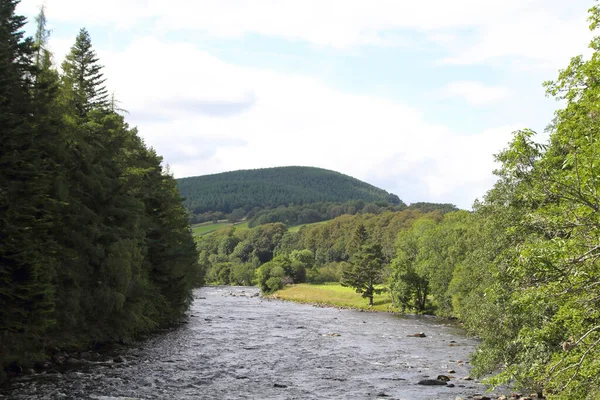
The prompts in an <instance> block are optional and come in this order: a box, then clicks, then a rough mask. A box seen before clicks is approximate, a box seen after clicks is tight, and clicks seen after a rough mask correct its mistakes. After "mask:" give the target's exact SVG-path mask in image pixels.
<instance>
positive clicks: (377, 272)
mask: <svg viewBox="0 0 600 400" xmlns="http://www.w3.org/2000/svg"><path fill="white" fill-rule="evenodd" d="M353 248H354V249H355V252H354V254H352V256H351V258H350V263H349V264H347V268H345V269H344V271H343V273H342V281H341V283H342V285H343V286H350V287H353V288H354V289H355V290H356V293H360V294H361V295H362V297H363V298H366V299H369V305H370V306H372V305H373V296H374V295H375V294H376V293H379V292H380V291H381V290H379V289H376V288H375V285H377V284H380V283H382V274H383V268H384V266H385V258H384V256H383V252H382V251H381V245H379V244H376V243H372V242H371V241H370V240H369V237H368V234H367V232H366V230H365V227H364V225H362V224H361V225H359V226H358V227H357V228H356V231H355V233H354V240H353Z"/></svg>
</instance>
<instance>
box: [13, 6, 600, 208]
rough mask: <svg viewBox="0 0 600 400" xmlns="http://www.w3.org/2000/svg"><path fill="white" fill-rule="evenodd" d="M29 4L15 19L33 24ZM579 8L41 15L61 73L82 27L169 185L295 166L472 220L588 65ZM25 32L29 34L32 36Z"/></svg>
mask: <svg viewBox="0 0 600 400" xmlns="http://www.w3.org/2000/svg"><path fill="white" fill-rule="evenodd" d="M40 5H41V3H40V2H39V1H37V0H22V3H21V4H20V5H19V7H18V9H17V11H18V12H20V13H22V14H24V15H26V16H27V17H29V18H30V19H31V20H32V21H33V16H34V15H35V14H36V13H37V9H38V8H39V6H40ZM593 5H594V1H591V0H570V1H564V0H503V1H499V0H486V1H481V0H477V1H476V0H453V1H452V2H449V1H445V0H429V1H427V2H415V1H414V0H410V1H409V0H371V1H366V0H365V1H362V0H320V1H316V0H302V1H300V0H293V1H292V0H289V1H288V0H253V1H242V0H199V1H193V2H192V1H187V0H171V1H169V2H164V1H162V2H160V1H156V0H105V1H103V2H87V1H80V0H79V1H78V0H46V1H45V6H46V14H47V17H48V22H49V27H50V28H51V29H52V36H51V40H50V44H51V47H52V50H53V51H54V53H55V61H56V62H57V64H60V61H61V60H62V58H63V56H64V54H65V53H66V52H67V51H68V49H69V47H70V46H71V45H72V44H73V41H74V38H75V35H76V34H77V32H78V30H79V28H81V27H86V28H87V29H88V31H89V32H90V34H91V37H92V43H93V45H94V48H95V49H96V52H97V54H98V55H99V57H100V60H101V62H102V64H103V65H104V66H105V69H104V72H105V75H106V77H107V78H108V81H107V84H108V86H109V89H110V90H111V91H114V93H115V96H116V98H117V99H119V100H120V101H121V106H122V107H123V108H125V109H127V110H128V111H129V115H128V117H127V119H128V121H129V122H130V123H131V125H133V126H137V127H138V129H139V132H140V135H141V136H142V137H144V139H145V141H146V143H147V144H149V145H151V146H153V147H155V148H156V150H157V151H158V153H159V154H161V155H163V156H164V159H165V162H166V163H168V164H169V166H170V168H171V171H172V172H173V173H174V174H175V176H176V177H184V176H194V175H203V174H209V173H217V172H223V171H230V170H235V169H250V168H263V167H274V166H283V165H307V166H317V167H323V168H328V169H332V170H336V171H339V172H342V173H345V174H348V175H351V176H354V177H357V178H359V179H362V180H365V181H367V182H369V183H371V184H374V185H376V186H379V187H382V188H383V189H386V190H388V191H390V192H392V193H395V194H397V195H398V196H400V198H401V199H403V200H404V201H405V202H407V203H410V202H416V201H432V202H450V203H454V204H456V205H458V206H459V207H461V208H466V209H468V208H470V207H471V205H472V203H473V201H474V200H475V198H477V197H481V196H482V195H484V194H485V192H486V191H487V190H489V189H490V188H491V187H492V185H493V183H494V181H495V179H494V177H493V175H492V170H493V169H494V168H495V167H496V166H495V164H494V161H493V154H495V153H498V152H499V151H500V150H502V148H504V147H505V146H506V144H507V143H508V141H509V140H510V138H511V132H512V131H514V130H516V129H520V128H531V129H534V130H536V131H538V132H540V140H544V134H543V130H544V128H545V126H546V124H547V123H548V122H549V121H550V120H551V118H552V115H553V112H554V110H555V109H556V108H557V107H558V106H559V105H560V104H558V103H556V102H555V101H554V100H553V99H548V98H546V97H545V96H544V90H543V87H542V82H543V81H545V80H549V79H554V78H555V77H556V75H557V73H558V70H559V69H560V68H564V67H566V66H567V64H568V62H569V59H570V57H572V56H575V55H577V54H582V53H583V54H587V53H588V50H587V44H588V42H589V40H590V39H591V33H590V32H589V30H588V29H587V25H588V24H587V22H586V18H587V9H588V8H590V7H591V6H593ZM32 29H33V27H30V30H32Z"/></svg>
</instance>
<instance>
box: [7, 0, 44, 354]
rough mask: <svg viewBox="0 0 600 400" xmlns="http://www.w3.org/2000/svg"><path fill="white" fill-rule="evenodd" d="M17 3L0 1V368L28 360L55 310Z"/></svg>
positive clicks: (28, 59)
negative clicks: (29, 352)
mask: <svg viewBox="0 0 600 400" xmlns="http://www.w3.org/2000/svg"><path fill="white" fill-rule="evenodd" d="M17 3H18V2H17V1H14V0H0V127H1V128H0V244H1V245H0V337H2V340H1V341H0V365H1V364H5V363H8V362H11V361H15V360H16V359H17V358H19V357H20V358H27V357H29V356H28V355H27V354H25V353H27V352H28V349H29V348H32V346H31V343H32V342H36V341H37V342H39V341H40V340H41V339H42V335H43V333H44V331H45V330H46V328H47V327H48V326H49V325H50V324H51V323H52V321H51V319H50V318H49V314H50V313H51V312H52V310H53V305H54V304H53V288H52V286H51V276H52V271H53V267H54V265H55V260H54V258H53V256H52V252H51V251H48V249H49V248H51V247H52V241H51V240H50V237H49V224H50V218H49V215H48V212H47V210H46V208H45V207H46V205H47V201H46V200H47V197H48V188H49V180H48V179H46V178H47V172H48V170H47V164H46V163H45V161H44V159H43V158H41V157H40V154H42V153H43V152H44V151H45V149H44V147H43V143H42V142H41V141H38V139H39V138H40V131H39V130H38V129H37V126H36V121H35V115H34V110H35V108H34V106H33V100H32V82H33V77H34V76H35V74H36V71H37V69H36V67H35V65H34V63H33V55H34V46H33V42H32V40H31V39H29V38H28V39H24V34H23V31H22V27H23V26H24V24H25V18H24V17H22V16H18V15H15V7H16V5H17ZM33 348H35V346H33Z"/></svg>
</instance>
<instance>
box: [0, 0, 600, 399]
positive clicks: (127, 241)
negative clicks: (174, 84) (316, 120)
mask: <svg viewBox="0 0 600 400" xmlns="http://www.w3.org/2000/svg"><path fill="white" fill-rule="evenodd" d="M15 5H16V2H15V1H9V0H0V22H2V23H1V24H0V36H2V39H3V40H2V41H1V42H0V43H1V44H0V72H1V73H2V79H0V100H1V101H0V118H1V121H0V124H1V126H2V127H3V129H2V132H1V133H0V135H2V138H1V139H2V140H1V141H0V146H1V148H0V150H1V151H0V157H1V158H0V162H1V165H0V166H1V168H0V183H1V186H0V187H1V189H2V190H1V191H0V210H1V211H2V212H1V213H0V235H1V242H2V245H3V246H2V247H1V248H0V265H1V267H2V269H1V270H0V284H1V286H0V302H1V304H0V305H1V307H0V328H1V329H2V331H1V332H0V334H1V335H2V336H1V338H2V342H1V346H2V352H1V353H0V362H2V365H3V367H8V368H9V369H10V368H21V367H22V366H24V365H28V364H33V363H34V362H36V361H39V360H43V359H44V357H45V355H46V353H47V351H49V350H50V351H51V350H52V349H54V348H63V349H64V348H67V347H69V348H71V347H72V348H82V347H86V346H88V345H91V344H94V343H99V342H106V341H117V340H127V339H128V338H131V337H134V336H136V335H137V334H139V333H143V332H148V331H151V330H153V329H156V328H157V327H160V326H165V325H167V324H169V323H171V322H173V321H176V320H177V319H178V318H179V317H180V316H181V315H182V313H183V311H184V310H185V309H186V306H187V305H188V304H189V299H190V297H189V293H190V288H191V287H192V286H193V285H197V284H200V283H201V282H202V277H203V271H206V277H207V281H209V282H211V283H219V284H237V285H251V284H257V285H259V286H260V287H261V289H262V291H263V292H265V293H272V292H275V291H277V290H280V289H282V288H284V287H285V286H286V285H287V284H296V283H304V282H309V283H314V284H322V283H324V282H340V283H341V284H342V285H345V286H346V287H347V288H352V290H354V291H355V292H357V293H358V294H359V295H360V296H362V297H363V298H364V299H363V301H364V303H363V304H365V305H368V304H369V303H373V306H374V307H377V306H378V304H377V303H378V298H379V297H378V296H382V295H385V296H389V299H390V302H391V303H392V307H394V308H395V309H397V310H403V311H406V312H416V313H434V314H437V315H440V316H445V317H455V318H458V319H460V320H461V321H463V323H464V326H465V328H466V329H467V330H468V331H469V332H471V333H472V334H474V335H477V336H478V337H480V338H481V344H480V346H479V348H478V350H477V351H476V352H475V353H474V354H473V357H472V363H473V366H474V368H473V370H472V371H471V372H472V373H473V374H474V375H477V376H488V378H487V382H488V383H489V384H491V385H500V384H504V383H509V384H512V385H515V386H516V387H524V388H530V389H533V390H535V391H538V392H539V391H543V393H544V394H545V395H546V396H547V397H548V398H553V399H595V398H598V397H600V389H598V388H600V373H599V371H600V348H599V346H600V284H599V283H598V279H599V276H600V265H599V261H598V259H599V257H600V244H599V243H598V240H599V237H600V222H599V221H598V213H599V212H600V195H599V193H598V181H597V179H598V178H597V177H598V176H600V163H599V159H600V154H599V151H600V142H599V139H600V132H599V129H600V124H599V121H598V118H599V116H600V81H599V80H598V76H599V75H600V38H595V39H593V40H592V42H591V44H590V47H591V49H592V52H593V53H592V56H591V58H590V59H589V60H584V59H583V58H582V57H575V58H573V59H572V60H571V62H570V64H569V65H568V66H567V67H566V68H565V69H564V70H562V71H560V72H559V75H558V78H557V80H556V81H553V82H547V83H545V86H546V89H547V93H548V95H549V96H553V97H555V98H556V99H558V100H560V101H561V104H562V105H563V106H564V108H562V109H560V110H558V111H557V112H556V115H555V118H554V119H553V121H552V122H551V124H550V125H549V127H548V133H549V140H548V141H547V142H546V143H536V142H535V141H534V138H535V132H533V131H531V130H527V129H524V130H520V131H517V132H515V133H514V138H513V140H512V141H511V142H510V143H509V145H508V147H507V148H506V149H505V150H503V151H502V152H500V153H499V154H498V155H497V160H498V161H499V163H500V167H499V168H498V170H497V171H495V173H496V175H497V176H498V181H497V183H496V184H495V185H494V187H493V188H492V189H491V190H490V191H488V193H487V194H486V195H485V196H484V198H483V199H481V200H480V201H476V202H475V204H474V206H473V212H466V211H457V210H455V209H454V208H453V207H451V206H450V207H448V205H439V206H435V205H433V207H431V205H426V206H425V207H420V208H413V209H411V208H410V206H409V207H408V208H407V207H406V206H405V205H403V203H401V202H400V200H399V199H398V200H397V202H396V200H395V199H392V200H390V199H391V198H390V199H388V202H387V203H386V202H385V201H383V200H381V201H379V200H376V201H375V202H370V201H371V200H367V201H365V200H357V199H348V198H341V199H338V198H336V199H333V200H330V199H328V198H325V199H323V198H313V199H311V200H310V202H309V201H308V200H307V202H306V203H302V202H298V203H294V202H290V201H287V200H286V201H285V202H283V203H281V204H280V203H277V204H275V203H273V204H270V203H269V204H265V205H264V207H263V208H260V207H259V209H257V210H254V209H252V210H250V211H248V210H247V209H243V208H242V207H243V206H241V205H235V206H234V205H233V204H229V205H224V207H225V206H227V207H229V208H227V209H223V210H221V211H219V212H222V213H225V212H227V213H229V215H230V216H231V219H232V220H238V219H240V218H243V217H244V216H246V217H247V218H252V216H251V215H250V214H251V213H252V212H253V211H254V212H255V215H254V216H256V215H258V214H259V213H260V212H263V213H264V214H262V215H267V214H269V216H267V217H264V218H262V219H261V220H258V219H257V220H255V221H254V223H252V224H249V225H250V226H251V228H236V227H235V226H234V227H228V228H226V229H223V230H219V231H216V232H214V233H212V234H210V235H204V236H202V237H199V238H197V242H196V246H194V241H193V238H192V235H191V231H190V228H189V225H188V221H187V218H188V217H189V216H190V215H189V213H188V214H187V215H186V211H185V210H184V208H183V207H182V205H181V198H180V197H179V194H178V191H177V187H176V184H175V180H174V179H173V178H172V177H171V176H170V175H169V174H168V173H166V172H165V171H164V170H163V169H162V167H161V165H160V163H161V160H160V157H159V156H157V155H156V154H155V153H154V151H153V150H151V149H148V148H147V147H146V146H144V144H143V142H142V141H141V139H140V138H139V137H138V136H137V132H136V131H135V129H131V128H129V127H128V126H127V124H126V123H125V122H124V120H123V117H122V116H121V115H120V114H119V112H118V111H119V110H118V107H117V106H116V102H115V101H114V100H110V99H109V98H108V96H107V94H106V91H105V89H104V87H103V78H102V74H101V66H100V65H99V64H98V60H97V58H96V57H95V55H94V53H93V50H92V49H91V42H90V39H89V35H88V34H87V32H86V31H85V30H82V31H81V32H80V35H79V36H78V37H77V41H76V43H75V45H74V47H73V49H72V51H71V54H70V55H69V56H68V57H67V59H66V61H65V63H64V64H63V66H62V73H59V72H58V71H57V70H56V69H55V67H54V66H53V65H52V63H51V62H50V60H51V57H50V54H49V52H48V51H47V50H46V41H47V38H48V32H47V30H46V29H45V18H44V15H43V10H42V12H41V13H40V15H39V17H38V30H37V34H36V36H35V38H33V39H30V38H27V39H26V38H24V35H23V33H22V32H21V31H20V29H21V27H22V26H23V24H24V19H23V18H22V17H19V16H16V15H15V14H14V8H15ZM590 22H591V29H592V30H593V31H596V30H597V28H598V24H599V22H600V7H598V6H595V7H593V8H592V9H590ZM312 201H318V202H320V203H311V202H312ZM390 201H391V202H390ZM361 202H362V203H361ZM394 202H396V203H394ZM292 203H293V204H292ZM315 204H321V205H320V206H315ZM238 206H239V207H238ZM235 207H238V208H235ZM252 207H254V206H252ZM274 207H275V208H274ZM315 207H323V210H324V211H323V212H322V213H321V214H320V217H319V218H321V219H330V218H332V217H335V218H334V219H331V220H329V221H327V222H324V223H321V224H313V225H308V226H304V227H302V228H300V229H298V230H297V231H290V230H288V228H287V226H286V225H293V224H296V223H298V222H302V223H306V222H317V221H316V220H317V218H316V214H315V213H313V212H311V211H310V210H311V209H313V211H315V212H316V213H319V210H317V209H314V208H315ZM336 207H337V208H336ZM346 207H347V209H346ZM350 209H352V211H350V212H346V211H349V210H350ZM236 210H237V212H235V211H236ZM188 211H190V210H188ZM196 211H197V212H198V213H200V214H202V213H204V212H212V211H215V210H213V209H212V208H210V207H209V208H206V209H203V208H202V207H201V206H199V208H198V209H197V210H196ZM217 211H218V210H217ZM217 211H215V212H217ZM198 213H193V215H196V216H198V215H200V214H198ZM341 214H343V215H341ZM350 214H351V215H350ZM298 215H301V216H302V217H301V218H297V216H298ZM326 215H327V218H325V216H326ZM286 216H289V217H286ZM213 217H214V216H213ZM271 218H273V219H274V220H272V219H271ZM286 218H287V219H286ZM294 218H295V219H294ZM291 221H296V222H294V223H291ZM284 223H285V224H284ZM336 291H339V290H338V289H336Z"/></svg>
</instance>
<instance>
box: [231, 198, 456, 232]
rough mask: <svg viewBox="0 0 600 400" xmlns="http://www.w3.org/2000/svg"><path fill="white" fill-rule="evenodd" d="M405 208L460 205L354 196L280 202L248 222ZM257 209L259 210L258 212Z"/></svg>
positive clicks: (294, 221) (296, 221) (306, 220)
mask: <svg viewBox="0 0 600 400" xmlns="http://www.w3.org/2000/svg"><path fill="white" fill-rule="evenodd" d="M403 210H416V211H420V212H422V213H429V212H433V211H439V212H441V213H442V214H446V213H448V212H452V211H458V208H456V206H455V205H453V204H440V203H423V202H421V203H412V204H411V205H410V206H408V207H407V206H406V204H404V203H401V204H398V205H392V204H390V203H386V202H384V201H380V202H374V203H365V202H364V201H362V200H353V201H348V202H346V203H313V204H306V205H299V206H296V205H292V206H288V207H285V206H280V207H277V208H276V209H269V210H260V211H256V210H253V212H252V213H251V214H250V215H251V217H250V218H249V219H248V224H249V226H250V227H254V226H258V225H263V224H268V223H274V222H281V223H283V224H285V225H286V226H296V225H303V224H310V223H314V222H321V221H327V220H330V219H334V218H336V217H339V216H340V215H345V214H348V215H355V214H382V213H384V212H388V211H403ZM254 211H256V213H255V214H254ZM232 222H235V221H232Z"/></svg>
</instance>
